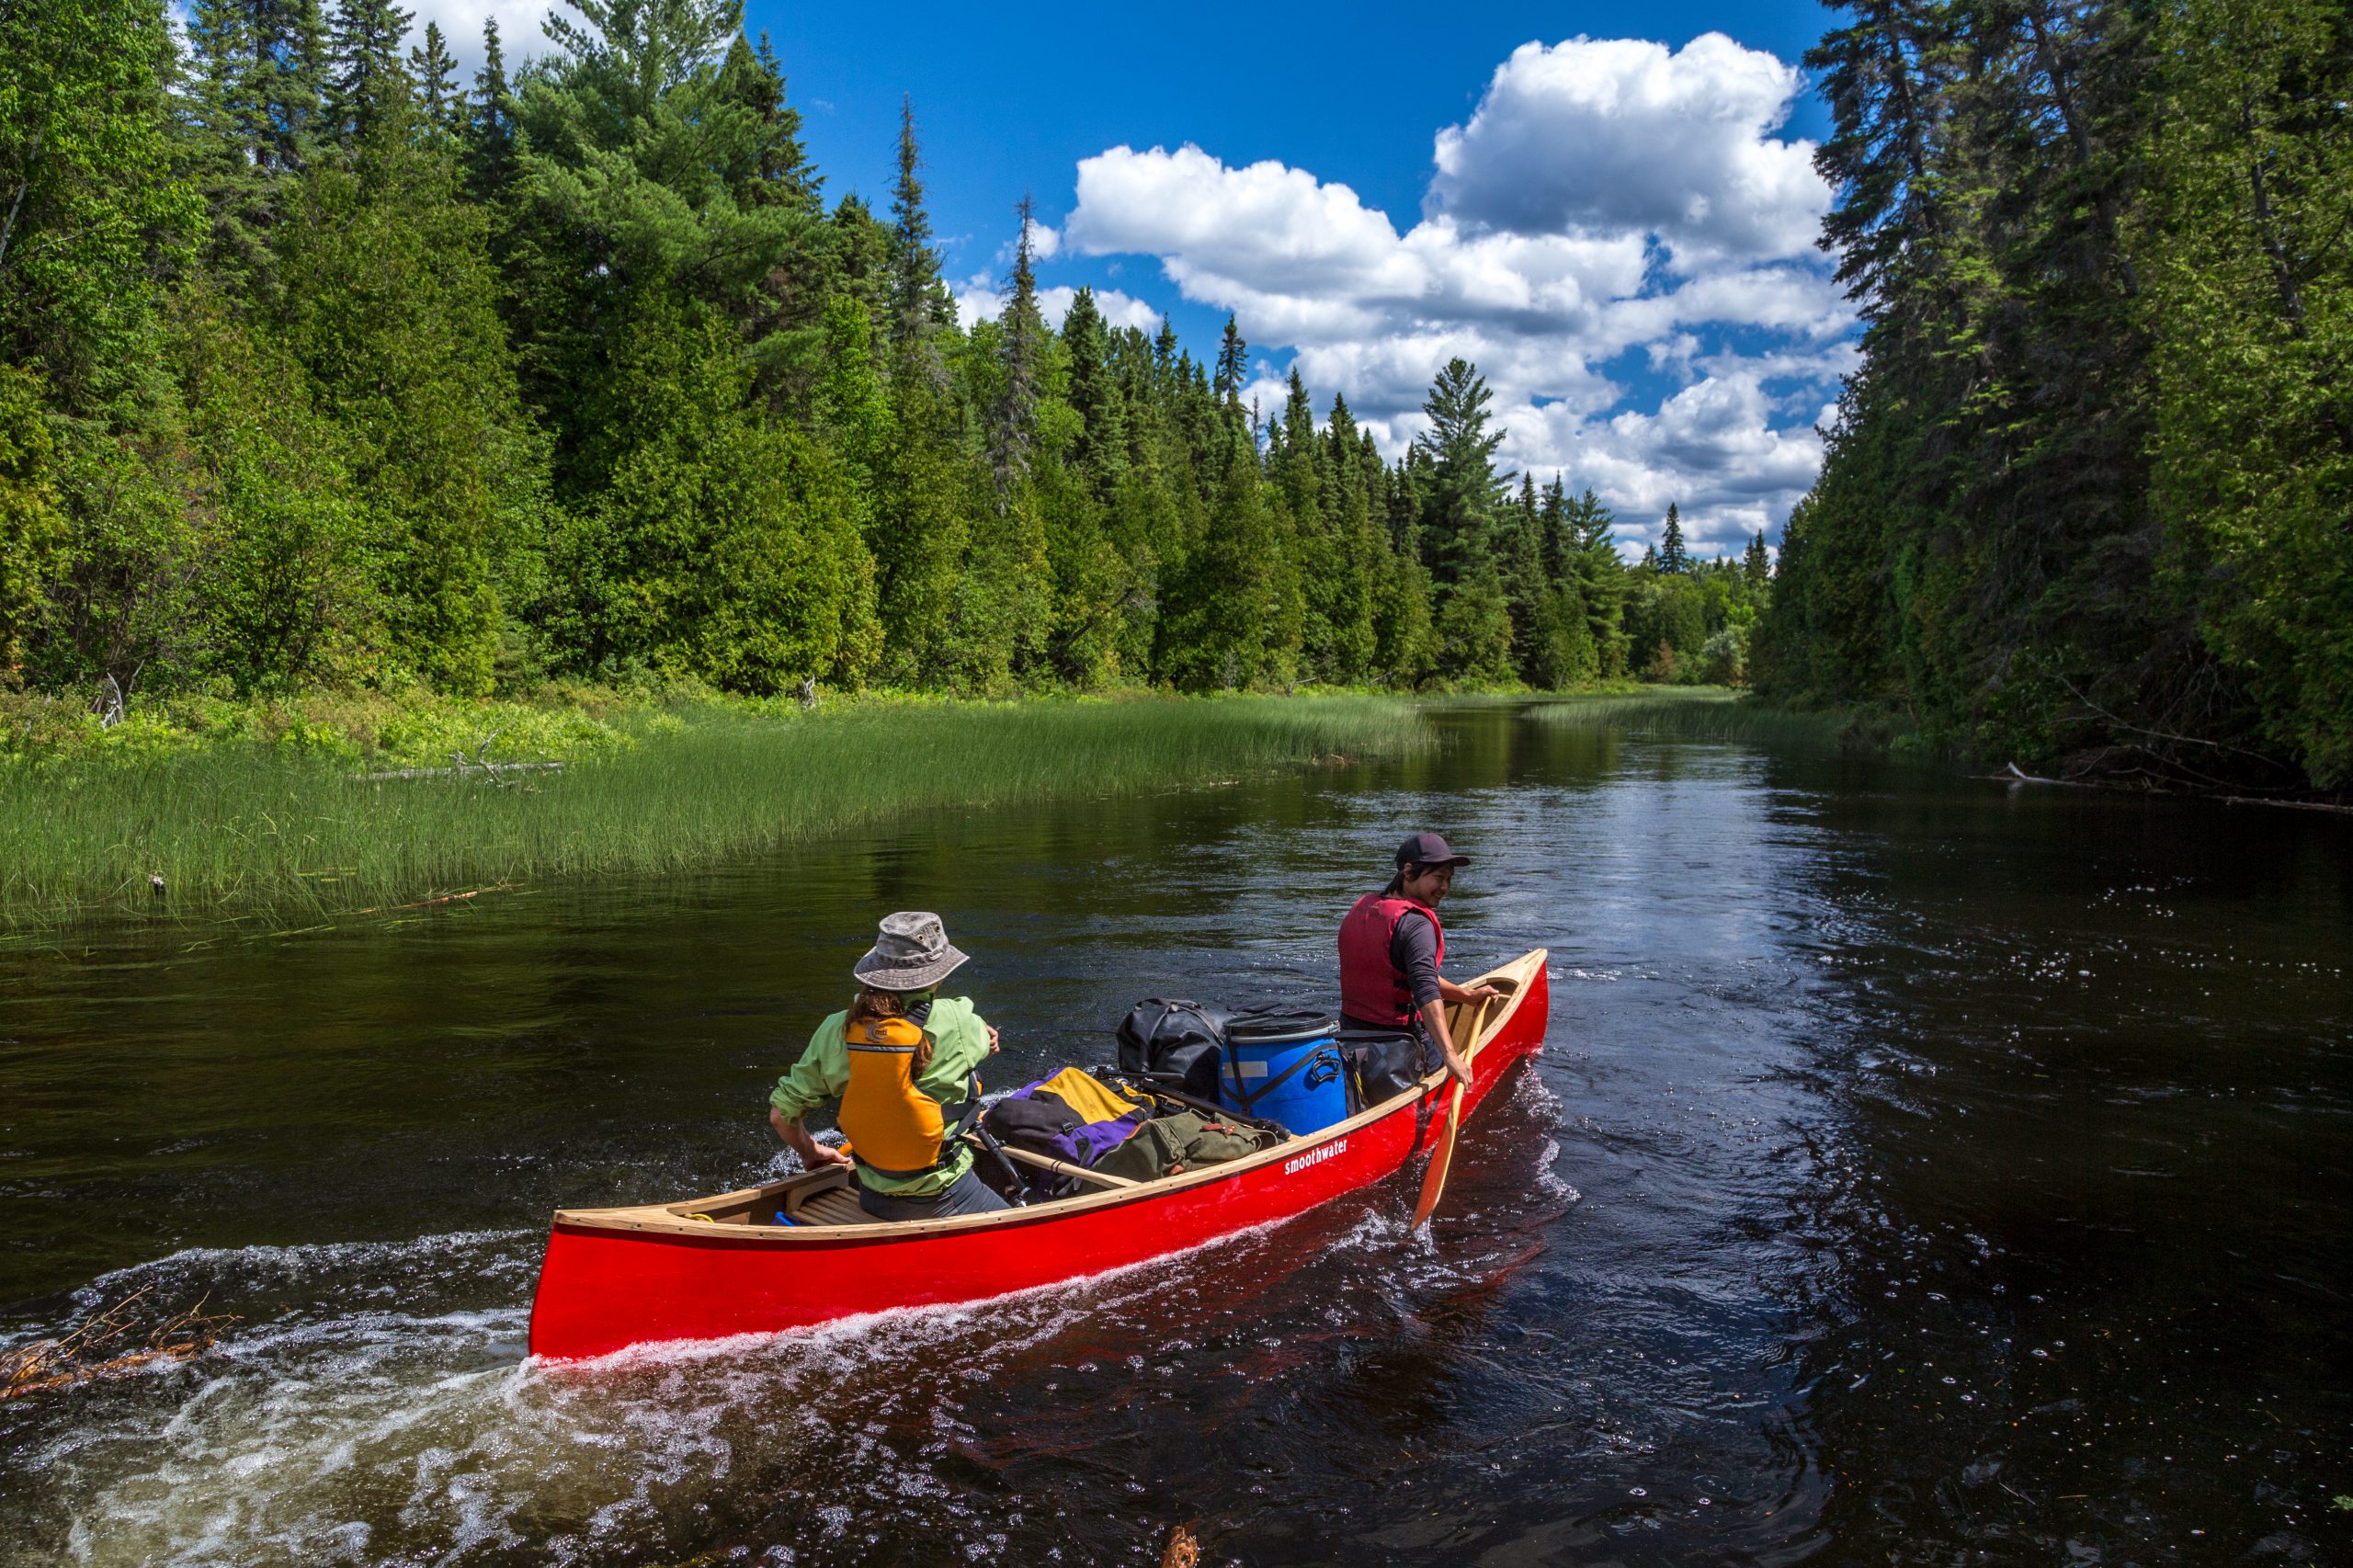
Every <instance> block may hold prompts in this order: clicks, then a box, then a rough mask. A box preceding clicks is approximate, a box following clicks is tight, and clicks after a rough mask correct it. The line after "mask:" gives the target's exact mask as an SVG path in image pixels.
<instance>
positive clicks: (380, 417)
mask: <svg viewBox="0 0 2353 1568" xmlns="http://www.w3.org/2000/svg"><path fill="white" fill-rule="evenodd" d="M548 33H549V39H550V45H549V46H548V47H547V48H546V49H545V50H544V51H542V52H541V53H540V54H539V55H538V56H537V57H536V58H533V59H530V60H529V61H522V60H519V59H516V60H510V58H509V56H508V55H507V53H506V50H505V49H504V48H503V47H502V40H500V38H499V37H498V36H497V33H496V30H495V26H493V28H492V29H491V30H490V32H489V34H488V36H487V37H486V38H485V39H484V40H483V51H482V54H483V66H482V68H481V69H480V70H479V71H478V72H476V73H475V74H473V75H472V79H471V80H468V81H460V79H459V76H458V73H457V70H456V67H455V66H454V65H453V63H452V60H451V55H450V50H449V40H447V39H445V38H444V37H443V36H442V35H441V33H440V31H439V29H438V28H437V27H433V26H427V27H426V28H425V29H424V30H423V32H422V34H421V35H420V34H418V33H416V32H415V31H414V30H413V29H412V28H411V26H410V17H409V16H408V14H407V13H405V12H404V11H402V10H401V9H399V8H398V7H397V6H394V5H393V4H392V0H328V3H327V4H325V5H324V6H322V4H321V3H320V0H194V3H193V4H192V6H191V7H190V9H189V11H188V28H187V36H186V39H185V43H184V45H181V44H176V42H175V40H174V39H173V37H172V35H171V31H170V29H169V28H168V26H167V24H166V19H165V9H164V6H163V4H162V0H74V3H72V4H63V3H60V4H49V5H32V6H10V7H8V8H6V11H0V58H5V59H6V60H7V61H8V62H9V68H8V70H7V72H6V75H5V79H0V200H5V201H6V202H7V204H8V205H7V209H6V227H5V229H0V343H5V346H6V366H5V368H0V670H6V671H7V672H8V675H7V678H8V679H10V680H12V681H13V682H14V683H16V684H17V686H18V687H21V688H27V689H38V690H41V691H46V692H52V693H54V692H63V691H68V690H74V689H83V690H86V689H88V688H89V687H90V685H91V683H94V682H98V681H102V680H104V679H105V678H107V677H108V676H111V677H113V678H114V679H115V681H116V682H117V683H119V685H120V686H123V687H131V688H133V689H136V690H138V691H140V692H143V693H168V692H171V691H175V690H203V691H209V692H213V693H218V694H222V695H230V696H240V697H251V696H256V695H259V696H267V695H268V694H271V693H275V692H285V691H295V690H301V689H305V688H315V687H368V688H375V689H384V690H394V691H398V690H420V689H421V690H427V691H431V692H438V693H440V694H444V695H451V696H460V697H463V696H473V695H481V694H486V693H490V692H493V691H499V690H517V689H526V688H529V687H531V686H532V685H533V684H534V683H538V682H542V681H546V680H549V679H558V678H567V679H575V680H586V681H592V682H594V681H625V682H644V681H648V680H651V681H654V682H681V681H683V682H691V683H699V684H700V685H702V686H706V687H715V688H718V689H721V690H727V691H740V692H746V693H754V694H765V693H773V692H777V691H779V690H783V689H790V688H794V687H799V686H800V685H801V683H802V682H803V681H814V682H823V683H826V684H827V685H830V686H833V687H859V686H876V687H890V688H897V689H915V690H937V691H943V692H951V693H1003V692H1009V691H1019V690H1038V689H1050V688H1057V687H1075V688H1082V689H1092V688H1100V687H1114V686H1121V685H1129V686H1147V685H1148V686H1157V687H1174V688H1176V689H1179V690H1187V691H1201V690H1218V689H1229V688H1231V689H1248V688H1288V687H1292V686H1294V685H1297V684H1300V683H1326V684H1338V685H1360V686H1361V685H1370V686H1382V687H1397V688H1408V689H1416V688H1424V687H1429V686H1432V685H1434V684H1440V685H1451V686H1483V685H1496V684H1510V683H1514V682H1524V683H1527V684H1529V685H1532V686H1539V687H1561V686H1566V685H1572V684H1574V683H1577V682H1581V681H1587V680H1591V679H1594V678H1597V677H1608V676H1619V675H1624V674H1629V673H1631V674H1638V675H1639V674H1652V675H1654V676H1666V675H1671V674H1679V675H1680V676H1681V678H1684V679H1701V678H1710V679H1716V680H1738V679H1739V678H1741V676H1742V673H1743V667H1744V663H1745V638H1746V634H1747V629H1748V627H1749V625H1750V624H1751V623H1752V622H1753V621H1754V620H1755V619H1756V615H1757V613H1758V611H1759V609H1760V608H1761V606H1762V604H1763V602H1764V599H1765V597H1766V595H1767V592H1768V572H1767V562H1766V556H1765V551H1764V548H1763V542H1762V540H1761V539H1760V540H1758V541H1756V544H1754V545H1753V546H1752V548H1751V549H1750V551H1749V552H1748V556H1747V558H1746V559H1745V561H1743V562H1714V563H1706V562H1694V561H1691V560H1689V559H1688V558H1687V557H1685V556H1684V554H1683V552H1682V549H1681V544H1680V535H1679V530H1678V531H1677V532H1675V533H1674V534H1673V535H1672V537H1671V538H1670V540H1669V546H1670V548H1669V549H1668V550H1667V551H1665V553H1664V554H1663V555H1661V556H1659V557H1655V558H1654V560H1653V561H1651V562H1646V563H1644V564H1642V565H1639V566H1631V567H1630V566H1629V565H1628V564H1627V563H1626V562H1623V561H1622V560H1621V558H1620V552H1619V551H1618V548H1617V546H1616V544H1615V542H1614V541H1613V540H1612V537H1611V524H1612V518H1611V517H1610V516H1609V514H1608V511H1607V509H1606V508H1604V507H1603V506H1601V505H1600V504H1599V503H1598V502H1597V500H1596V499H1595V497H1594V496H1593V495H1592V494H1590V493H1589V492H1586V493H1579V494H1572V493H1571V491H1570V489H1569V488H1568V486H1567V484H1566V483H1564V481H1563V478H1562V477H1561V476H1559V475H1554V476H1552V479H1551V482H1550V483H1539V481H1538V479H1537V477H1536V476H1532V475H1529V476H1519V475H1514V474H1509V473H1506V472H1499V470H1498V467H1497V464H1496V462H1495V451H1496V447H1497V443H1498V440H1499V437H1500V436H1501V434H1502V432H1501V431H1500V430H1498V429H1496V428H1495V427H1494V426H1493V423H1492V421H1491V419H1490V417H1489V413H1488V407H1487V404H1488V393H1487V390H1486V388H1485V385H1484V383H1483V381H1481V379H1480V378H1479V376H1478V374H1477V372H1476V370H1475V369H1474V368H1472V367H1471V366H1469V365H1466V364H1464V363H1462V362H1461V361H1460V360H1457V361H1455V362H1454V363H1452V364H1450V365H1449V366H1448V367H1447V368H1446V369H1444V371H1443V372H1442V373H1441V374H1440V375H1439V376H1438V379H1437V381H1436V382H1435V383H1434V385H1433V386H1432V387H1431V389H1430V392H1429V401H1428V403H1427V412H1428V414H1429V415H1430V418H1431V429H1430V431H1429V433H1428V434H1427V437H1425V438H1424V439H1423V440H1421V441H1420V442H1418V443H1417V444H1416V445H1415V447H1414V448H1413V449H1411V450H1410V451H1408V452H1405V453H1403V454H1400V455H1399V456H1398V458H1397V459H1396V460H1384V458H1383V456H1382V454H1381V452H1379V451H1378V450H1377V449H1375V447H1374V444H1373V441H1372V439H1371V437H1370V435H1369V434H1368V433H1367V432H1365V431H1363V430H1361V429H1359V428H1358V426H1357V425H1356V423H1355V422H1354V421H1353V420H1352V418H1351V417H1350V415H1349V412H1348V409H1347V404H1346V403H1345V402H1344V401H1343V400H1341V399H1339V398H1337V397H1335V398H1333V399H1332V400H1331V401H1330V402H1329V403H1328V404H1326V405H1324V406H1323V407H1322V408H1321V409H1319V408H1318V407H1317V405H1316V404H1315V403H1314V402H1313V399H1312V394H1311V392H1310V389H1308V388H1307V387H1305V386H1304V385H1302V384H1301V382H1300V381H1298V379H1297V378H1296V376H1295V375H1294V377H1293V379H1292V381H1291V383H1290V393H1289V396H1288V398H1287V399H1286V400H1285V401H1284V403H1283V404H1282V406H1281V407H1279V408H1274V409H1260V408H1258V407H1256V406H1245V404H1244V403H1243V401H1242V398H1241V389H1242V387H1243V385H1244V382H1245V375H1246V374H1247V371H1248V358H1247V354H1248V350H1247V346H1246V344H1245V342H1244V340H1243V338H1242V335H1240V333H1239V331H1238V330H1237V329H1236V328H1235V326H1234V325H1233V324H1232V323H1229V324H1228V325H1227V329H1226V332H1225V335H1224V339H1223V341H1222V343H1220V344H1219V345H1218V346H1217V347H1216V349H1215V352H1214V354H1213V355H1211V356H1205V357H1203V358H1195V357H1194V355H1193V354H1192V353H1191V352H1189V351H1188V350H1187V349H1186V348H1185V347H1182V346H1180V345H1179V343H1178V342H1177V341H1176V336H1175V335H1174V334H1173V333H1172V332H1171V331H1170V330H1169V329H1168V328H1167V326H1166V324H1165V323H1164V324H1163V326H1162V328H1161V330H1160V331H1159V332H1158V333H1157V334H1147V333H1144V332H1141V331H1138V330H1135V329H1133V328H1126V327H1115V326H1113V325H1111V324H1108V322H1107V321H1106V320H1105V318H1104V316H1103V314H1102V313H1101V312H1100V311H1098V310H1097V308H1096V305H1095V302H1094V301H1093V300H1092V299H1091V297H1090V296H1089V295H1087V294H1086V292H1084V291H1082V292H1081V293H1080V294H1079V295H1078V296H1077V299H1076V301H1074V303H1073V304H1072V305H1071V306H1070V307H1069V309H1068V310H1067V312H1065V313H1064V316H1063V320H1062V321H1061V323H1060V324H1059V326H1058V327H1050V325H1049V324H1048V323H1047V321H1046V320H1045V318H1044V316H1043V314H1042V313H1041V311H1040V299H1039V290H1038V287H1037V284H1036V280H1035V278H1034V275H1033V273H1032V270H1031V267H1030V256H1029V247H1028V244H1027V239H1028V234H1029V228H1028V217H1027V210H1026V209H1027V203H1026V200H1025V201H1024V203H1023V204H1022V210H1021V212H1020V215H1019V217H1020V223H1021V228H1020V231H1019V232H1020V233H1021V234H1022V236H1023V243H1022V246H1021V250H1020V254H1019V255H1018V256H1017V258H1016V259H1015V262H1014V265H1013V267H1012V276H1011V282H1010V286H1009V288H1008V289H1007V290H1006V295H1005V297H1004V300H1003V303H1002V309H1001V311H1000V312H999V313H998V315H997V316H996V318H995V319H993V320H992V319H984V320H981V321H978V322H976V323H975V324H972V326H971V328H970V329H969V330H966V329H965V328H964V327H962V326H961V325H960V324H959V322H958V319H957V313H956V311H955V309H954V305H953V301H951V298H950V296H949V290H947V288H946V287H945V286H944V284H943V282H942V278H941V275H940V259H939V256H938V250H937V248H936V246H935V244H934V243H933V236H932V233H931V228H930V222H929V220H928V218H927V216H926V207H925V191H924V185H923V161H922V155H921V149H920V145H919V142H918V140H917V120H916V118H915V110H914V107H913V106H912V105H910V106H908V107H907V108H906V110H905V112H904V116H903V120H902V127H903V129H902V134H901V138H900V142H899V146H898V150H897V152H898V157H897V165H896V167H897V175H896V178H895V180H894V181H893V183H892V188H891V190H890V192H889V193H888V199H887V201H884V202H882V203H881V204H879V205H877V204H870V203H869V202H868V201H867V200H865V199H861V198H860V197H858V195H855V194H844V195H841V196H839V197H838V198H834V197H831V196H829V195H828V193H827V191H826V189H825V182H824V176H822V175H821V174H820V172H819V171H818V170H817V169H816V168H814V167H813V166H812V164H811V162H810V160H809V158H808V157H807V155H806V154H805V153H804V151H803V149H802V146H801V140H800V136H799V125H800V119H799V115H798V114H797V112H796V111H795V110H794V108H792V107H791V106H790V101H789V99H788V97H787V95H786V89H785V77H784V74H783V71H782V67H781V65H780V62H779V61H778V60H777V59H776V58H775V57H774V55H773V54H772V53H771V52H770V51H769V50H768V48H767V44H766V41H765V40H757V41H755V40H751V39H748V38H746V37H745V36H744V34H743V32H742V28H741V8H740V5H738V4H735V3H732V0H578V3H577V4H576V5H573V6H569V7H567V8H564V9H561V10H559V11H558V12H557V14H556V15H554V16H553V17H551V19H550V22H549V25H548ZM1015 216H1016V214H1015V212H1014V210H1013V209H1012V204H1011V203H1010V202H1009V203H1008V211H1007V218H1008V224H1009V226H1010V223H1011V222H1012V221H1013V220H1014V218H1015Z"/></svg>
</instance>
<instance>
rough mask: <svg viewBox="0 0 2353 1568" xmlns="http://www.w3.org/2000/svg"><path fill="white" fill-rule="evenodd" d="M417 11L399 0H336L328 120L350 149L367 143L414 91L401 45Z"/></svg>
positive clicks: (329, 51) (329, 48) (330, 33)
mask: <svg viewBox="0 0 2353 1568" xmlns="http://www.w3.org/2000/svg"><path fill="white" fill-rule="evenodd" d="M414 19H415V13H414V12H411V11H404V10H402V9H401V8H400V6H397V5H395V4H393V0H335V17H334V20H333V22H332V23H331V24H330V26H329V28H328V35H327V36H328V43H327V61H328V64H329V68H330V74H329V75H328V78H327V92H326V118H327V123H328V131H329V134H331V135H333V136H334V137H335V138H336V139H337V140H338V141H340V142H342V143H343V144H344V145H345V146H346V147H349V146H353V145H355V144H357V143H358V142H365V141H366V140H367V139H368V138H369V136H371V135H373V134H374V133H375V131H376V129H377V127H378V125H379V124H380V123H381V121H382V120H383V119H384V118H385V116H386V115H387V114H388V113H397V112H399V111H400V109H401V108H403V106H404V105H406V103H407V102H408V99H409V95H410V92H411V86H412V85H411V83H410V80H409V74H408V71H407V68H406V67H405V66H404V65H403V64H402V62H401V44H402V43H403V42H404V40H406V39H407V38H408V28H409V23H410V22H411V21H413V20H414Z"/></svg>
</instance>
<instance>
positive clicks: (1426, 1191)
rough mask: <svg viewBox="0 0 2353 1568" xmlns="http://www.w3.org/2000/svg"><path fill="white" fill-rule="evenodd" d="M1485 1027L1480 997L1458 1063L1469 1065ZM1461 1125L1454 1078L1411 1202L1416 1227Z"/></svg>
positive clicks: (1432, 1200) (1426, 1213) (1441, 1183)
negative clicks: (1426, 1166)
mask: <svg viewBox="0 0 2353 1568" xmlns="http://www.w3.org/2000/svg"><path fill="white" fill-rule="evenodd" d="M1486 1028H1487V1000H1486V999H1483V1000H1482V1001H1481V1002H1480V1004H1479V1010H1478V1011H1477V1012H1475V1013H1473V1014H1472V1015H1471V1030H1470V1033H1471V1040H1470V1042H1469V1043H1468V1045H1466V1046H1465V1047H1464V1048H1463V1051H1462V1064H1463V1065H1464V1066H1466V1067H1468V1066H1470V1065H1472V1062H1474V1061H1476V1059H1477V1057H1478V1055H1479V1037H1480V1036H1481V1035H1482V1034H1483V1033H1484V1032H1485V1030H1486ZM1461 1125H1462V1085H1461V1081H1460V1080H1457V1081H1456V1082H1455V1085H1454V1093H1453V1094H1452V1095H1451V1096H1449V1098H1448V1100H1447V1102H1446V1131H1443V1132H1441V1133H1439V1134H1438V1147H1437V1148H1435V1149H1433V1150H1431V1151H1430V1168H1429V1169H1428V1170H1427V1172H1425V1173H1424V1174H1423V1176H1422V1196H1421V1199H1420V1200H1419V1201H1418V1202H1416V1203H1415V1205H1414V1225H1415V1228H1416V1229H1418V1228H1419V1227H1420V1226H1421V1225H1423V1224H1424V1223H1425V1222H1427V1221H1428V1219H1429V1217H1430V1213H1431V1211H1432V1210H1435V1209H1436V1208H1437V1207H1438V1195H1439V1194H1440V1193H1442V1192H1444V1191H1445V1190H1446V1172H1447V1167H1448V1166H1449V1165H1452V1164H1453V1163H1454V1134H1455V1132H1456V1131H1457V1130H1458V1129H1459V1128H1461Z"/></svg>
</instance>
